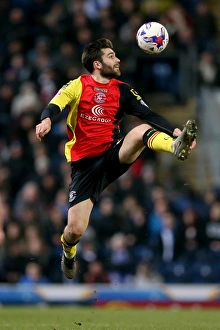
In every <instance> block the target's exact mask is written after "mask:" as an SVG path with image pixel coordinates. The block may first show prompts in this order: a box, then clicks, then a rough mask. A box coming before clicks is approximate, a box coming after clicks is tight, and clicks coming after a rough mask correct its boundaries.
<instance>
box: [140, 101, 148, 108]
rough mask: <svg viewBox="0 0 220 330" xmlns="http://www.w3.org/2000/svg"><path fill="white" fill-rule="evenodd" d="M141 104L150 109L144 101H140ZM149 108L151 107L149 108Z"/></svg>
mask: <svg viewBox="0 0 220 330" xmlns="http://www.w3.org/2000/svg"><path fill="white" fill-rule="evenodd" d="M140 103H141V104H142V105H144V106H145V107H148V105H147V104H146V103H145V102H144V101H143V100H140ZM148 108H149V107H148Z"/></svg>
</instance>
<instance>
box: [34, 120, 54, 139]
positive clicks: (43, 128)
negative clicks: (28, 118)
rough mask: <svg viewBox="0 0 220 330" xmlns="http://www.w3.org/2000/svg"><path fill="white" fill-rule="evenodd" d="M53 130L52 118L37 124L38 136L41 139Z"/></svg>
mask: <svg viewBox="0 0 220 330" xmlns="http://www.w3.org/2000/svg"><path fill="white" fill-rule="evenodd" d="M50 130H51V120H50V118H45V119H44V120H42V122H41V123H40V124H38V125H37V126H36V136H37V139H38V140H39V141H41V139H42V138H43V137H44V136H45V135H46V134H47V133H49V132H50Z"/></svg>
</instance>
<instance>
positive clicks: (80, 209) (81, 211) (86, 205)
mask: <svg viewBox="0 0 220 330" xmlns="http://www.w3.org/2000/svg"><path fill="white" fill-rule="evenodd" d="M93 205H94V204H93V202H92V201H91V199H86V200H84V201H81V202H80V203H78V204H75V205H73V206H72V207H70V208H69V210H68V224H67V227H69V228H71V229H70V230H71V231H72V232H74V233H75V234H76V233H77V234H83V233H84V232H85V230H86V228H87V227H88V224H89V218H90V214H91V212H92V209H93Z"/></svg>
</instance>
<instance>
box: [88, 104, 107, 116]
mask: <svg viewBox="0 0 220 330" xmlns="http://www.w3.org/2000/svg"><path fill="white" fill-rule="evenodd" d="M91 111H92V114H93V115H94V116H97V117H99V116H103V111H105V108H103V107H102V106H101V105H95V106H94V107H92V110H91Z"/></svg>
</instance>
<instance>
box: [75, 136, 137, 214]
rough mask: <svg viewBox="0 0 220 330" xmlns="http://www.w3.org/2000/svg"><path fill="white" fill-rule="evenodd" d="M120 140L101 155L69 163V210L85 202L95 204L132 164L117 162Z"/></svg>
mask: <svg viewBox="0 0 220 330" xmlns="http://www.w3.org/2000/svg"><path fill="white" fill-rule="evenodd" d="M123 140H124V139H122V140H121V141H120V142H118V143H117V144H114V145H112V146H111V147H110V148H109V149H108V150H106V151H105V152H104V153H103V154H102V155H100V156H97V157H92V158H84V159H80V160H78V161H76V162H72V163H71V167H72V173H71V178H72V181H71V183H70V185H69V208H70V207H72V206H74V205H76V204H78V203H80V202H82V201H84V200H86V199H91V200H92V201H94V202H96V201H97V200H98V198H99V196H100V194H101V192H102V191H103V190H104V189H105V188H106V187H107V186H108V185H109V184H110V183H112V182H113V181H115V180H116V179H117V178H118V177H120V176H121V175H122V174H123V173H125V172H126V171H127V170H128V169H129V167H130V166H131V165H132V164H133V163H130V164H121V163H120V162H119V155H118V154H119V149H120V148H121V145H122V143H123Z"/></svg>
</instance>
